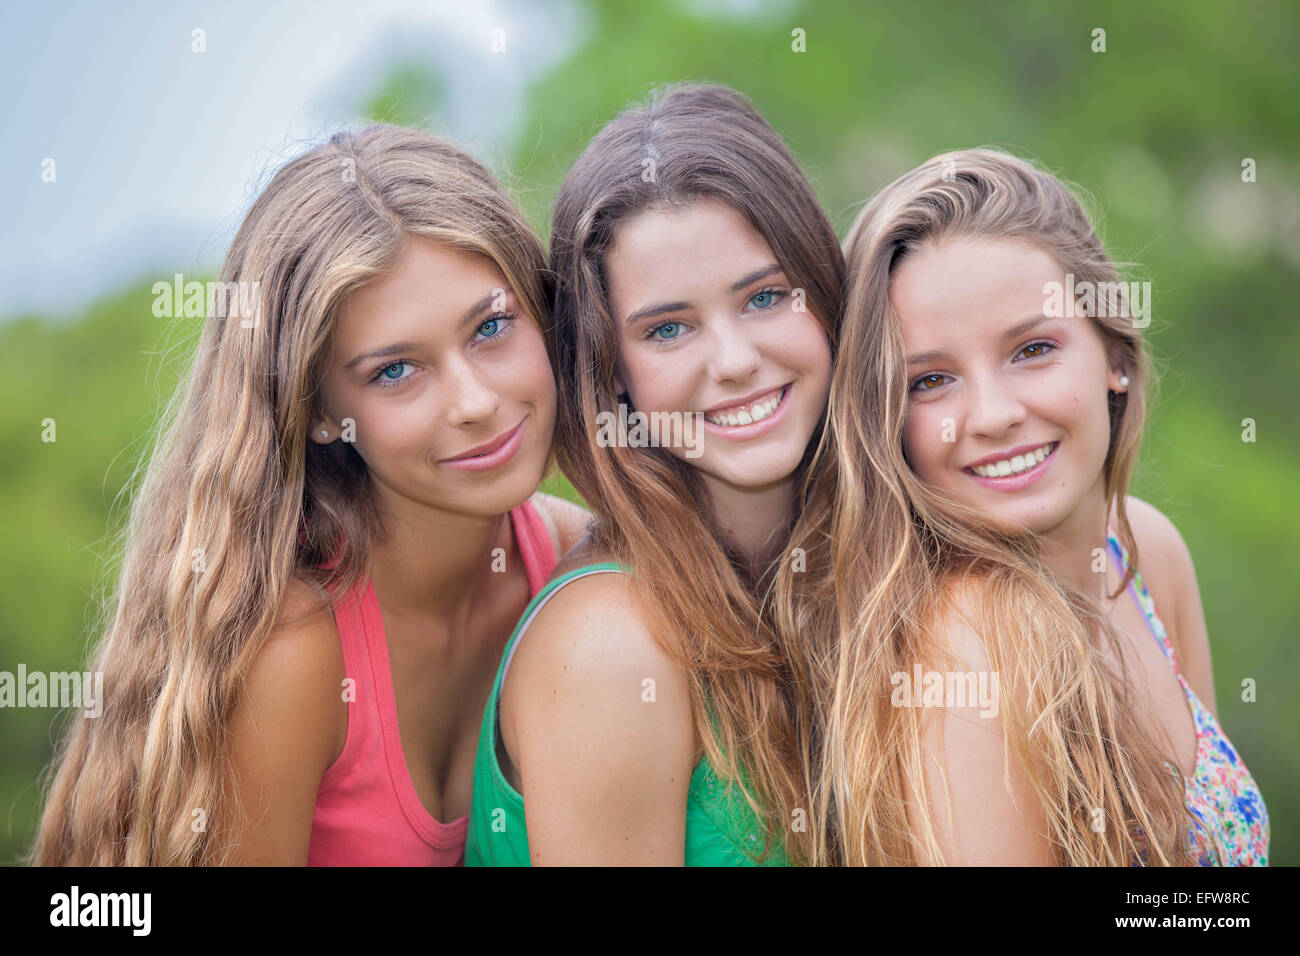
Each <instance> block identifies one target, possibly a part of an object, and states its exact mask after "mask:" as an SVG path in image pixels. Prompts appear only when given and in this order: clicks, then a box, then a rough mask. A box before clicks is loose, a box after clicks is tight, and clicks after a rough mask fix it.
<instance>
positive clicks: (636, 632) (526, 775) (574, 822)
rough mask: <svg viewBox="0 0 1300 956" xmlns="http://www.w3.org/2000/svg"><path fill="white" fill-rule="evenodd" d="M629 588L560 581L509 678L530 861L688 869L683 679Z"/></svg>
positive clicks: (608, 582) (688, 739)
mask: <svg viewBox="0 0 1300 956" xmlns="http://www.w3.org/2000/svg"><path fill="white" fill-rule="evenodd" d="M631 581H632V579H631V578H628V577H627V576H625V575H621V574H601V575H595V576H592V577H588V578H583V579H581V580H578V581H575V582H573V583H572V584H570V585H568V586H567V587H566V588H565V589H564V590H563V591H561V592H560V593H559V594H558V595H556V596H555V598H553V599H552V600H551V602H550V603H549V604H548V605H547V606H546V608H544V609H543V611H542V613H541V614H539V615H538V618H537V619H536V620H535V621H534V622H533V624H532V625H531V626H530V628H529V630H528V632H527V634H526V635H525V637H524V639H523V641H522V643H521V644H520V646H519V650H518V652H517V653H516V655H515V658H514V660H513V661H512V662H511V664H510V669H509V671H508V672H507V674H506V686H505V687H504V688H503V692H502V699H501V705H500V706H501V710H500V712H501V721H502V733H503V736H504V737H505V738H506V744H507V747H508V748H510V753H511V758H512V759H513V761H514V763H515V765H516V766H517V767H518V769H519V774H520V777H521V778H522V783H523V788H522V792H523V796H524V805H525V807H526V813H527V822H528V843H529V851H530V853H531V856H532V862H533V864H534V865H659V866H664V865H667V866H681V865H683V863H684V862H685V839H686V800H687V792H688V786H689V782H690V777H691V773H692V771H693V769H694V765H695V757H696V753H697V750H696V746H695V730H694V724H693V722H692V720H691V712H690V706H689V699H688V696H687V683H686V676H685V675H684V674H683V673H682V672H681V671H680V670H679V669H678V668H677V667H676V665H674V664H673V663H672V662H671V661H670V660H669V659H668V657H667V656H666V655H665V654H664V653H663V652H662V651H661V650H660V649H659V647H658V645H657V644H656V643H655V642H654V640H653V638H652V637H651V635H650V634H649V633H648V631H647V630H646V629H645V627H644V626H643V624H642V622H641V620H640V616H639V614H638V611H637V608H636V607H635V603H634V600H633V598H632V595H631V594H630V592H629V587H630V586H633V585H632V584H631ZM647 680H653V681H654V685H653V694H654V699H653V701H649V700H647V699H646V698H647V697H648V696H649V695H648V693H647V688H648V686H649V685H647V684H646V683H645V682H646V681H647Z"/></svg>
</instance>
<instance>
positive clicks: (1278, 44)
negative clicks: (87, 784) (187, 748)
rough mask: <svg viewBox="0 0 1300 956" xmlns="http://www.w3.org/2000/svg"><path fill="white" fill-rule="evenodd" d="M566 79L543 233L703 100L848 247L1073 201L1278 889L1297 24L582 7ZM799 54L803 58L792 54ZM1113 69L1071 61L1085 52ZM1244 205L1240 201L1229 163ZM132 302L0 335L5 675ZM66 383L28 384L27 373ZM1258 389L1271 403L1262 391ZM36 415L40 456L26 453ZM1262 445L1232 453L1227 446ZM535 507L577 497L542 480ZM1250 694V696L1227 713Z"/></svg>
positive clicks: (1292, 407) (93, 454)
mask: <svg viewBox="0 0 1300 956" xmlns="http://www.w3.org/2000/svg"><path fill="white" fill-rule="evenodd" d="M585 6H586V9H587V22H586V24H585V29H584V30H583V31H582V36H581V38H580V39H579V41H578V44H577V46H576V48H575V49H574V51H573V52H572V55H570V56H569V57H568V58H567V59H566V60H564V61H563V62H561V63H559V64H558V65H557V66H555V67H554V68H552V69H551V70H549V71H548V72H547V73H546V74H545V75H543V76H541V77H540V78H539V79H538V80H537V82H536V83H535V84H533V86H532V87H531V88H530V89H529V90H528V92H527V101H526V103H525V109H524V117H525V119H524V122H523V124H522V126H521V128H520V130H519V133H518V136H517V139H516V146H515V149H514V152H513V162H512V163H511V168H510V169H509V170H508V171H503V173H507V175H508V181H509V183H510V186H511V188H512V190H513V191H514V192H515V194H516V195H517V197H518V198H519V200H520V202H521V203H522V204H523V205H524V208H525V209H526V211H527V213H528V215H529V218H530V221H531V222H532V223H533V224H534V225H535V227H536V228H537V229H538V231H539V232H541V233H542V234H545V233H546V231H547V218H548V215H549V209H550V202H551V199H552V197H553V196H554V195H555V191H556V189H557V187H558V186H559V183H560V181H561V179H562V177H563V175H564V172H565V171H566V170H567V168H568V166H569V164H570V163H571V162H572V161H573V160H574V158H576V156H577V154H578V152H580V151H581V149H582V148H583V146H584V145H585V144H586V142H587V141H588V140H589V138H590V137H591V136H592V135H593V134H594V133H595V132H596V131H597V130H598V129H599V128H600V126H601V125H602V124H603V123H605V122H606V121H607V120H609V119H610V118H611V117H613V116H614V115H615V114H616V113H617V112H618V111H619V110H620V109H622V108H623V107H624V106H625V105H627V104H628V102H629V101H632V100H636V99H640V98H641V97H642V96H644V95H645V93H646V92H647V91H648V90H649V89H651V88H652V87H654V86H657V85H660V84H663V83H667V82H672V81H679V80H704V81H713V82H720V83H726V84H729V85H732V86H735V87H736V88H738V89H740V90H741V91H743V92H744V93H746V94H747V95H748V96H750V97H751V98H752V99H753V100H754V101H755V103H756V104H757V105H758V107H759V108H760V110H762V111H763V113H764V115H766V116H767V118H768V119H769V120H770V121H771V122H772V124H773V125H774V126H775V127H776V129H777V130H778V131H779V132H781V133H782V135H783V136H784V137H785V138H786V140H787V141H788V142H789V143H790V145H791V147H792V149H793V150H794V151H795V153H796V154H797V155H798V156H799V157H800V159H801V160H802V161H803V163H804V164H805V166H806V168H807V170H808V171H809V174H810V176H811V178H812V180H813V182H814V185H815V187H816V189H817V191H818V194H819V196H820V197H821V199H822V201H823V203H824V204H825V206H826V208H827V210H828V211H829V212H830V215H831V218H832V221H833V222H834V223H835V225H836V227H837V229H838V230H839V231H840V233H841V234H843V232H844V230H845V228H846V227H847V226H848V224H849V223H850V221H851V220H852V218H853V215H854V214H855V212H856V210H857V208H858V207H859V206H860V205H861V204H862V203H863V202H864V201H865V200H866V199H867V198H868V197H869V196H870V195H871V193H872V192H873V191H875V190H876V189H878V188H880V187H881V186H882V185H884V184H885V183H886V182H888V181H889V180H891V179H893V178H894V177H895V176H897V175H899V174H901V173H903V172H905V171H906V170H907V169H909V168H911V167H912V166H914V165H916V164H918V163H920V162H921V161H923V160H924V159H926V158H928V157H929V156H931V155H933V154H934V153H937V152H940V151H942V150H946V149H953V148H958V147H964V146H976V145H1000V146H1004V147H1007V148H1010V149H1012V150H1014V151H1016V152H1018V153H1020V154H1022V155H1027V156H1030V157H1032V158H1035V159H1037V160H1038V161H1040V162H1042V163H1043V164H1045V165H1046V166H1047V167H1048V168H1050V169H1052V170H1054V171H1056V172H1058V173H1059V174H1060V175H1062V176H1064V177H1065V178H1068V179H1069V180H1071V181H1072V182H1074V183H1076V184H1078V185H1079V186H1080V187H1082V188H1083V189H1084V190H1086V191H1087V192H1088V194H1089V195H1090V196H1091V197H1092V206H1093V208H1094V209H1095V210H1096V211H1097V213H1098V214H1099V217H1100V224H1101V228H1102V232H1103V235H1104V238H1105V239H1106V241H1107V245H1108V248H1109V249H1110V250H1111V253H1112V255H1113V256H1114V257H1115V258H1116V259H1119V260H1123V261H1131V262H1134V263H1137V264H1138V265H1139V266H1140V273H1139V274H1138V277H1141V278H1149V279H1151V281H1152V283H1153V288H1154V292H1155V310H1154V315H1155V318H1154V321H1153V324H1152V326H1151V328H1150V329H1148V334H1149V337H1150V340H1151V343H1152V345H1153V347H1154V350H1155V352H1156V354H1157V356H1158V357H1159V358H1160V359H1161V361H1162V363H1163V366H1164V378H1163V383H1162V392H1161V395H1160V398H1159V399H1158V401H1157V403H1156V406H1155V409H1154V411H1153V414H1152V417H1151V421H1150V427H1149V430H1148V439H1147V443H1146V451H1145V454H1144V457H1143V460H1142V462H1141V464H1140V466H1139V474H1138V480H1137V483H1136V488H1135V493H1136V494H1138V495H1139V496H1141V497H1143V498H1146V499H1147V500H1149V501H1151V502H1152V503H1154V504H1155V505H1157V506H1158V507H1160V508H1161V509H1162V510H1163V511H1164V512H1165V513H1166V514H1168V515H1169V516H1170V517H1171V518H1172V519H1173V520H1174V522H1175V523H1176V524H1177V525H1178V527H1179V528H1180V530H1181V531H1182V533H1183V536H1184V538H1185V539H1186V540H1187V543H1188V545H1189V546H1190V548H1191V551H1192V554H1193V556H1194V557H1195V559H1196V563H1197V569H1198V573H1199V577H1200V586H1201V595H1202V599H1203V602H1204V606H1205V613H1206V618H1207V621H1208V623H1209V631H1210V638H1211V645H1212V648H1213V654H1214V664H1215V680H1216V690H1217V696H1218V702H1219V710H1220V717H1221V719H1222V722H1223V724H1224V726H1225V728H1226V729H1227V732H1228V733H1229V735H1230V736H1231V738H1232V740H1233V742H1234V743H1235V744H1236V745H1237V747H1238V749H1239V751H1240V752H1241V754H1242V756H1243V757H1244V759H1245V760H1246V762H1247V763H1248V764H1249V766H1250V768H1251V770H1252V772H1253V773H1254V774H1255V776H1256V778H1257V779H1258V781H1259V783H1260V786H1261V788H1262V789H1263V792H1264V797H1265V800H1266V802H1267V803H1268V807H1269V811H1270V815H1271V819H1272V847H1271V859H1272V862H1274V863H1278V864H1282V863H1286V864H1293V865H1294V864H1296V863H1297V862H1300V826H1298V825H1297V822H1296V819H1295V811H1296V809H1297V808H1300V774H1297V770H1300V755H1298V753H1297V748H1296V747H1295V742H1296V736H1297V734H1296V730H1297V728H1300V698H1298V697H1297V695H1296V694H1295V693H1294V692H1293V690H1292V689H1291V687H1290V683H1289V680H1290V676H1291V675H1296V674H1297V673H1300V652H1298V651H1297V642H1296V641H1295V640H1294V639H1293V638H1294V637H1295V636H1296V635H1297V634H1298V633H1300V613H1298V612H1297V599H1296V585H1297V580H1296V579H1297V574H1296V566H1297V561H1296V557H1295V553H1296V547H1297V544H1300V514H1298V513H1297V510H1296V508H1295V505H1294V493H1295V488H1296V478H1295V476H1296V475H1297V473H1298V472H1300V421H1298V420H1297V416H1296V414H1295V411H1296V407H1297V402H1296V397H1297V395H1296V389H1295V382H1296V374H1297V371H1298V370H1300V369H1298V366H1300V361H1298V358H1300V332H1298V331H1297V324H1296V323H1295V321H1294V316H1295V307H1294V303H1295V302H1296V301H1298V300H1300V167H1298V166H1297V160H1296V157H1297V156H1300V124H1297V123H1296V122H1295V109H1294V97H1295V94H1296V91H1297V90H1298V89H1300V82H1298V81H1300V66H1298V64H1297V59H1296V56H1295V51H1296V50H1297V49H1300V8H1298V7H1297V6H1296V5H1295V4H1293V3H1289V2H1283V0H1275V2H1267V0H1265V2H1254V3H1251V4H1248V5H1245V6H1242V7H1227V6H1223V5H1219V4H1216V3H1188V2H1178V0H1161V2H1156V3H1148V4H1142V5H1131V4H1127V3H1124V2H1122V0H1115V2H1108V3H1100V4H1093V5H1086V6H1080V7H1076V8H1074V9H1071V10H1058V9H1054V8H1053V7H1052V6H1050V5H1046V4H1040V3H1036V2H1033V0H1020V2H1014V3H1012V2H1008V3H1002V4H997V5H982V6H980V7H977V6H976V5H973V4H972V5H952V4H939V3H936V2H931V0H914V2H911V3H908V4H885V3H847V2H846V3H826V2H816V3H807V4H798V3H775V4H751V5H749V6H750V7H752V9H746V11H745V12H743V13H741V12H735V11H736V9H737V7H739V6H740V5H737V4H733V5H731V6H728V5H727V4H722V3H718V2H713V3H707V4H703V5H702V7H699V8H696V7H692V6H688V5H686V4H683V3H645V4H625V3H618V2H614V0H609V2H599V3H590V4H587V5H585ZM796 28H798V29H802V30H803V31H804V35H805V39H806V52H802V53H797V52H794V51H793V50H792V31H793V30H795V29H796ZM1097 28H1101V29H1104V30H1105V31H1106V51H1105V52H1104V53H1102V52H1093V51H1092V46H1093V31H1094V29H1097ZM436 66H437V64H436V63H432V64H430V63H422V64H420V65H418V66H416V65H409V64H405V63H399V64H395V65H394V68H393V70H392V72H391V73H390V75H389V77H388V79H387V81H386V82H385V83H384V84H383V85H382V87H381V89H379V90H378V91H377V92H376V93H375V94H374V95H373V96H372V97H371V98H370V99H369V100H367V101H366V106H365V108H364V111H363V113H364V115H366V116H368V117H370V118H374V119H383V120H388V121H395V122H419V121H420V120H421V118H422V117H429V116H433V115H435V114H436V112H437V106H438V102H439V97H440V96H441V95H442V90H443V88H444V86H443V84H442V83H441V82H440V81H439V80H438V75H437V71H436ZM1246 157H1250V158H1252V159H1254V160H1255V161H1256V164H1257V176H1258V181H1257V182H1254V183H1244V182H1243V181H1242V178H1241V167H1242V161H1243V159H1245V158H1246ZM150 302H151V296H150V294H149V288H148V283H145V284H143V285H141V286H136V287H133V288H130V289H129V291H127V292H124V293H123V294H121V295H120V296H117V297H114V298H111V299H107V300H105V301H102V302H100V303H98V304H96V305H95V306H94V307H93V308H91V309H90V310H88V311H87V313H86V314H85V315H83V316H80V317H76V318H74V319H72V320H71V321H62V322H52V321H50V320H48V319H42V318H36V317H28V318H22V319H17V320H13V321H10V322H8V323H6V324H4V325H3V326H0V368H2V370H3V376H2V377H0V397H2V398H3V405H0V407H2V408H3V413H0V436H2V437H3V441H4V449H5V456H4V460H3V463H0V502H3V508H4V514H5V516H6V522H5V524H6V530H7V534H8V540H7V543H6V546H5V547H4V548H3V549H2V550H0V562H2V564H0V570H2V571H3V574H0V588H3V590H4V595H5V597H6V598H7V600H3V601H0V651H3V654H2V655H0V669H6V670H10V671H13V670H15V669H16V667H17V663H18V662H19V661H22V662H25V663H26V664H27V666H28V668H29V669H32V670H38V669H39V670H73V669H80V668H81V667H82V666H83V664H82V661H83V659H84V654H85V649H86V647H87V645H88V642H90V641H91V640H93V636H94V635H93V633H92V630H91V627H90V625H91V624H92V622H93V619H94V613H95V600H96V597H97V595H98V590H97V589H101V588H103V587H105V586H111V583H112V573H113V569H114V565H113V554H112V551H111V545H112V539H111V537H110V536H109V534H108V532H109V529H110V527H111V526H116V525H117V524H118V523H120V518H121V516H122V511H123V506H124V504H125V497H123V498H122V499H121V504H120V505H119V507H118V509H117V511H116V519H111V518H110V505H111V504H112V503H113V501H114V500H115V499H116V498H117V497H118V495H119V493H122V494H123V495H124V496H125V495H128V494H129V489H130V488H131V487H132V486H131V476H132V472H133V469H135V468H136V466H137V465H138V463H139V461H140V460H141V457H142V455H143V454H144V453H145V451H146V450H147V448H148V443H149V441H150V440H151V432H150V429H151V424H152V422H153V420H154V416H155V414H156V412H157V409H158V407H159V406H160V404H161V402H162V401H164V400H165V398H166V396H167V395H168V394H169V393H170V391H171V389H172V388H173V386H174V384H175V382H176V380H177V377H178V375H179V374H180V373H181V372H182V371H183V369H184V367H185V364H186V362H187V361H188V355H189V353H188V349H189V347H190V343H192V342H193V334H194V332H195V329H194V328H193V322H192V321H187V320H165V319H164V320H160V319H156V318H154V317H153V316H152V313H151V311H150ZM51 360H54V361H56V362H57V364H58V365H59V369H58V371H59V373H60V374H58V375H54V374H50V372H51V370H50V368H49V362H50V361H51ZM1275 384H1280V385H1281V388H1280V389H1277V388H1273V387H1271V386H1272V385H1275ZM47 417H48V418H54V419H55V420H56V422H57V427H58V441H57V442H56V443H53V444H46V443H42V442H41V440H40V432H41V421H42V419H44V418H47ZM1246 418H1251V419H1253V420H1254V421H1255V422H1256V427H1257V440H1256V441H1255V442H1254V443H1247V442H1244V441H1243V440H1242V427H1243V426H1242V420H1243V419H1246ZM547 487H548V489H550V490H554V491H557V492H561V493H566V494H569V495H571V489H568V487H567V483H565V482H564V481H563V479H562V478H555V479H552V480H550V481H549V482H548V486H547ZM1248 678H1249V679H1253V680H1254V681H1255V682H1256V684H1257V696H1258V699H1257V701H1256V702H1253V703H1245V702H1243V701H1242V699H1241V698H1242V682H1243V681H1244V680H1246V679H1248ZM6 719H7V723H6V732H5V733H4V734H3V735H2V736H0V740H2V741H3V743H0V747H2V748H3V751H2V753H3V760H2V761H0V809H3V810H4V812H5V818H4V820H5V826H4V828H3V829H0V860H8V859H13V858H14V857H16V856H17V854H18V853H19V852H20V851H21V849H22V848H23V847H25V846H26V844H27V842H28V840H29V839H30V834H31V832H32V828H33V826H34V823H35V811H36V806H37V801H38V790H37V785H36V782H35V780H36V776H37V774H38V772H39V771H40V768H41V767H42V766H43V765H44V764H45V763H46V762H47V760H48V757H49V753H50V749H51V742H52V740H53V739H54V737H55V735H56V732H57V729H58V724H59V721H60V720H63V719H67V718H66V717H57V716H56V715H54V712H52V711H11V712H10V713H9V714H8V715H7V716H6Z"/></svg>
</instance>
